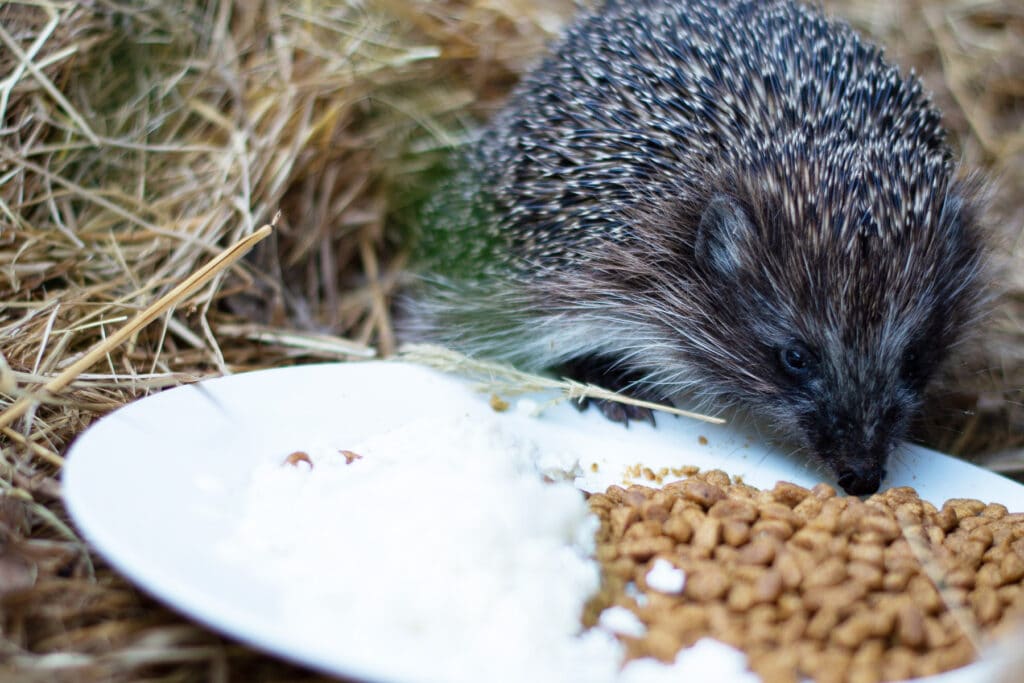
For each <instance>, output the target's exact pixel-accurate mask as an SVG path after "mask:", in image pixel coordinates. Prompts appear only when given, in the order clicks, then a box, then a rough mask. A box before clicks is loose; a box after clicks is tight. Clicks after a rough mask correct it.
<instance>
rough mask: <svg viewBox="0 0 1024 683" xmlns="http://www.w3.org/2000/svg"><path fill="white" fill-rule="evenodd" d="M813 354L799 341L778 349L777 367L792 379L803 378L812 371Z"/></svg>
mask: <svg viewBox="0 0 1024 683" xmlns="http://www.w3.org/2000/svg"><path fill="white" fill-rule="evenodd" d="M814 364H815V359H814V354H813V353H811V350H810V349H808V348H807V347H806V346H804V345H803V344H800V343H794V344H790V345H789V346H784V347H782V348H780V349H779V367H780V368H782V371H783V372H785V373H786V374H787V375H789V376H790V377H792V378H794V379H804V378H806V377H808V376H809V375H810V374H811V373H812V372H813V371H814Z"/></svg>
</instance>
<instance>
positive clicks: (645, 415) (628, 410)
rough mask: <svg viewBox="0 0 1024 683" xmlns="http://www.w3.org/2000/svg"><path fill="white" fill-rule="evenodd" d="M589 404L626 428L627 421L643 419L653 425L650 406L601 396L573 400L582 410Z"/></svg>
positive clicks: (627, 425) (578, 408)
mask: <svg viewBox="0 0 1024 683" xmlns="http://www.w3.org/2000/svg"><path fill="white" fill-rule="evenodd" d="M591 404H593V405H594V407H595V408H597V409H598V410H600V411H601V414H602V415H604V416H605V417H606V418H608V419H609V420H611V421H612V422H619V423H621V424H622V425H623V426H624V427H626V428H627V429H628V428H629V421H630V420H633V421H634V422H638V421H644V422H648V423H650V425H651V426H652V427H655V426H656V424H655V422H654V411H653V410H651V409H650V408H643V407H641V406H634V405H630V404H628V403H619V402H618V401H609V400H607V399H603V398H594V399H591V398H584V399H583V400H581V401H577V402H575V403H574V404H573V405H575V406H576V409H577V410H579V411H581V412H582V411H584V410H586V409H587V407H588V406H590V405H591Z"/></svg>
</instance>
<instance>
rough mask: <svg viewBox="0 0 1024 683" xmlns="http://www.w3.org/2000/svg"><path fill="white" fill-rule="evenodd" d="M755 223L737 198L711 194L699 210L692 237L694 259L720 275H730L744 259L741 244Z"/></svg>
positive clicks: (747, 238) (747, 237) (750, 232)
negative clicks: (697, 223)
mask: <svg viewBox="0 0 1024 683" xmlns="http://www.w3.org/2000/svg"><path fill="white" fill-rule="evenodd" d="M753 232H754V226H753V225H751V223H750V221H749V220H748V219H747V216H746V214H745V213H744V211H743V209H742V208H741V207H740V205H739V204H737V203H736V200H734V199H732V198H731V197H728V196H726V195H724V194H717V195H715V196H714V197H712V198H711V201H710V202H708V205H707V206H706V207H704V213H703V214H701V217H700V224H699V225H698V226H697V236H696V239H695V240H694V253H695V255H696V257H697V262H698V263H701V264H704V265H705V266H706V267H709V268H712V269H714V270H716V271H718V272H719V273H721V274H722V275H732V274H734V273H735V272H736V271H738V270H739V268H740V265H741V263H742V261H743V247H744V245H745V244H747V243H748V242H749V238H750V237H751V236H752V234H753Z"/></svg>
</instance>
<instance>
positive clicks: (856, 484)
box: [837, 465, 885, 496]
mask: <svg viewBox="0 0 1024 683" xmlns="http://www.w3.org/2000/svg"><path fill="white" fill-rule="evenodd" d="M838 475H839V477H838V479H837V481H838V483H839V485H840V486H841V487H842V488H843V490H844V491H846V492H847V493H848V494H850V495H851V496H864V495H867V494H869V493H874V492H876V491H877V490H878V487H879V486H880V485H881V484H882V479H884V478H885V468H882V467H877V466H872V465H869V466H866V467H847V468H844V469H841V470H839V472H838Z"/></svg>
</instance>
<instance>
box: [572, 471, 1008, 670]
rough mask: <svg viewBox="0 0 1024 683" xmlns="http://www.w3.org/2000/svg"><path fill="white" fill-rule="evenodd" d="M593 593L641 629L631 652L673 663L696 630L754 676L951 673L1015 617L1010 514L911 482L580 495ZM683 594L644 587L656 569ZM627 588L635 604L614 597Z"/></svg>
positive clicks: (718, 477) (694, 482)
mask: <svg viewBox="0 0 1024 683" xmlns="http://www.w3.org/2000/svg"><path fill="white" fill-rule="evenodd" d="M589 503H590V507H591V509H592V510H593V511H594V512H595V513H596V514H597V515H598V517H600V519H601V529H600V531H599V532H598V538H597V541H598V545H597V556H598V559H599V560H600V562H601V564H602V567H603V569H604V573H605V590H604V591H603V592H602V595H601V597H600V598H599V602H600V603H601V604H599V605H597V606H596V609H595V614H596V610H599V609H601V608H603V607H605V606H610V605H620V606H622V607H626V608H627V609H630V610H631V611H633V612H634V613H635V614H636V615H637V617H639V618H640V620H641V621H643V622H644V624H646V626H647V634H646V635H645V636H644V637H642V638H632V637H628V636H622V637H621V638H622V640H623V641H624V643H625V644H626V647H627V651H628V653H629V656H630V657H631V658H635V657H644V656H652V657H656V658H658V659H660V660H662V661H666V662H669V661H672V660H674V659H675V656H676V653H678V652H679V650H681V649H682V648H686V647H689V646H690V645H692V644H694V643H695V642H696V641H697V640H698V639H700V638H702V637H705V636H710V637H713V638H716V639H718V640H720V641H722V642H725V643H728V644H729V645H732V646H734V647H737V648H739V649H741V650H743V651H744V652H746V653H747V656H748V661H749V663H750V667H751V669H752V670H754V671H755V672H757V673H758V674H759V675H760V676H761V677H762V679H764V680H765V681H770V682H772V683H775V682H779V683H782V682H788V681H792V682H794V683H795V682H796V681H799V680H801V678H804V677H808V678H812V679H813V680H815V681H818V682H819V683H821V682H828V681H849V682H851V683H875V682H878V681H895V680H903V679H907V678H913V677H917V676H926V675H931V674H936V673H939V672H942V671H947V670H949V669H953V668H956V667H959V666H963V665H965V664H967V663H969V662H971V661H973V660H974V659H975V657H976V656H977V649H976V646H977V645H978V644H979V643H982V642H985V639H987V638H988V637H991V636H994V635H996V634H999V633H1002V632H1003V631H1006V630H1008V629H1009V628H1010V627H1011V626H1012V625H1013V624H1015V623H1018V622H1019V619H1020V617H1021V616H1024V591H1022V589H1021V588H1022V579H1024V514H1022V513H1017V514H1010V513H1009V512H1008V511H1007V509H1006V507H1005V506H1003V505H999V504H995V503H993V504H989V505H986V504H985V503H982V502H980V501H977V500H968V499H953V500H949V501H947V502H946V503H945V504H944V505H943V506H942V509H941V510H939V509H936V508H935V506H933V505H932V504H931V503H929V502H927V501H923V500H921V499H920V498H919V497H918V495H917V493H916V491H914V489H912V488H908V487H903V488H894V489H889V490H888V491H884V492H882V493H879V494H876V495H874V496H871V497H870V498H869V499H867V500H866V501H861V500H860V499H859V498H845V497H838V496H837V495H836V492H835V490H834V489H833V488H832V487H830V486H828V485H825V484H819V485H817V486H815V487H814V488H813V489H805V488H803V487H800V486H796V485H795V484H790V483H786V482H779V483H778V484H777V485H776V486H775V488H774V489H771V490H764V491H762V490H759V489H756V488H754V487H752V486H748V485H746V484H742V483H736V482H733V481H732V480H730V478H729V476H728V475H727V474H725V473H724V472H721V471H717V470H715V471H710V472H706V473H703V474H698V475H695V476H692V477H690V478H688V479H685V480H683V481H680V482H675V483H671V484H667V485H665V486H664V487H663V488H661V489H656V488H649V487H646V486H636V485H634V486H630V487H629V488H622V487H619V486H612V487H610V488H609V489H608V490H607V491H606V492H605V493H603V494H600V493H599V494H594V495H592V496H590V498H589ZM659 558H661V559H664V560H666V561H668V562H669V563H671V564H672V565H673V566H675V567H677V568H679V569H682V570H683V571H684V572H685V574H686V583H685V586H684V588H683V591H682V593H680V594H677V595H673V594H663V593H660V592H658V591H656V590H654V589H652V588H650V587H649V586H648V585H647V583H646V576H647V573H648V571H650V569H651V567H652V566H653V563H654V561H655V560H656V559H659ZM630 583H633V584H634V585H635V587H636V588H637V589H638V590H639V592H641V593H643V594H644V595H645V596H646V600H645V601H644V600H641V601H640V602H642V603H643V604H640V603H638V601H637V600H636V599H635V598H634V597H632V595H634V594H635V593H632V594H631V592H629V591H627V586H629V584H630Z"/></svg>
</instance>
